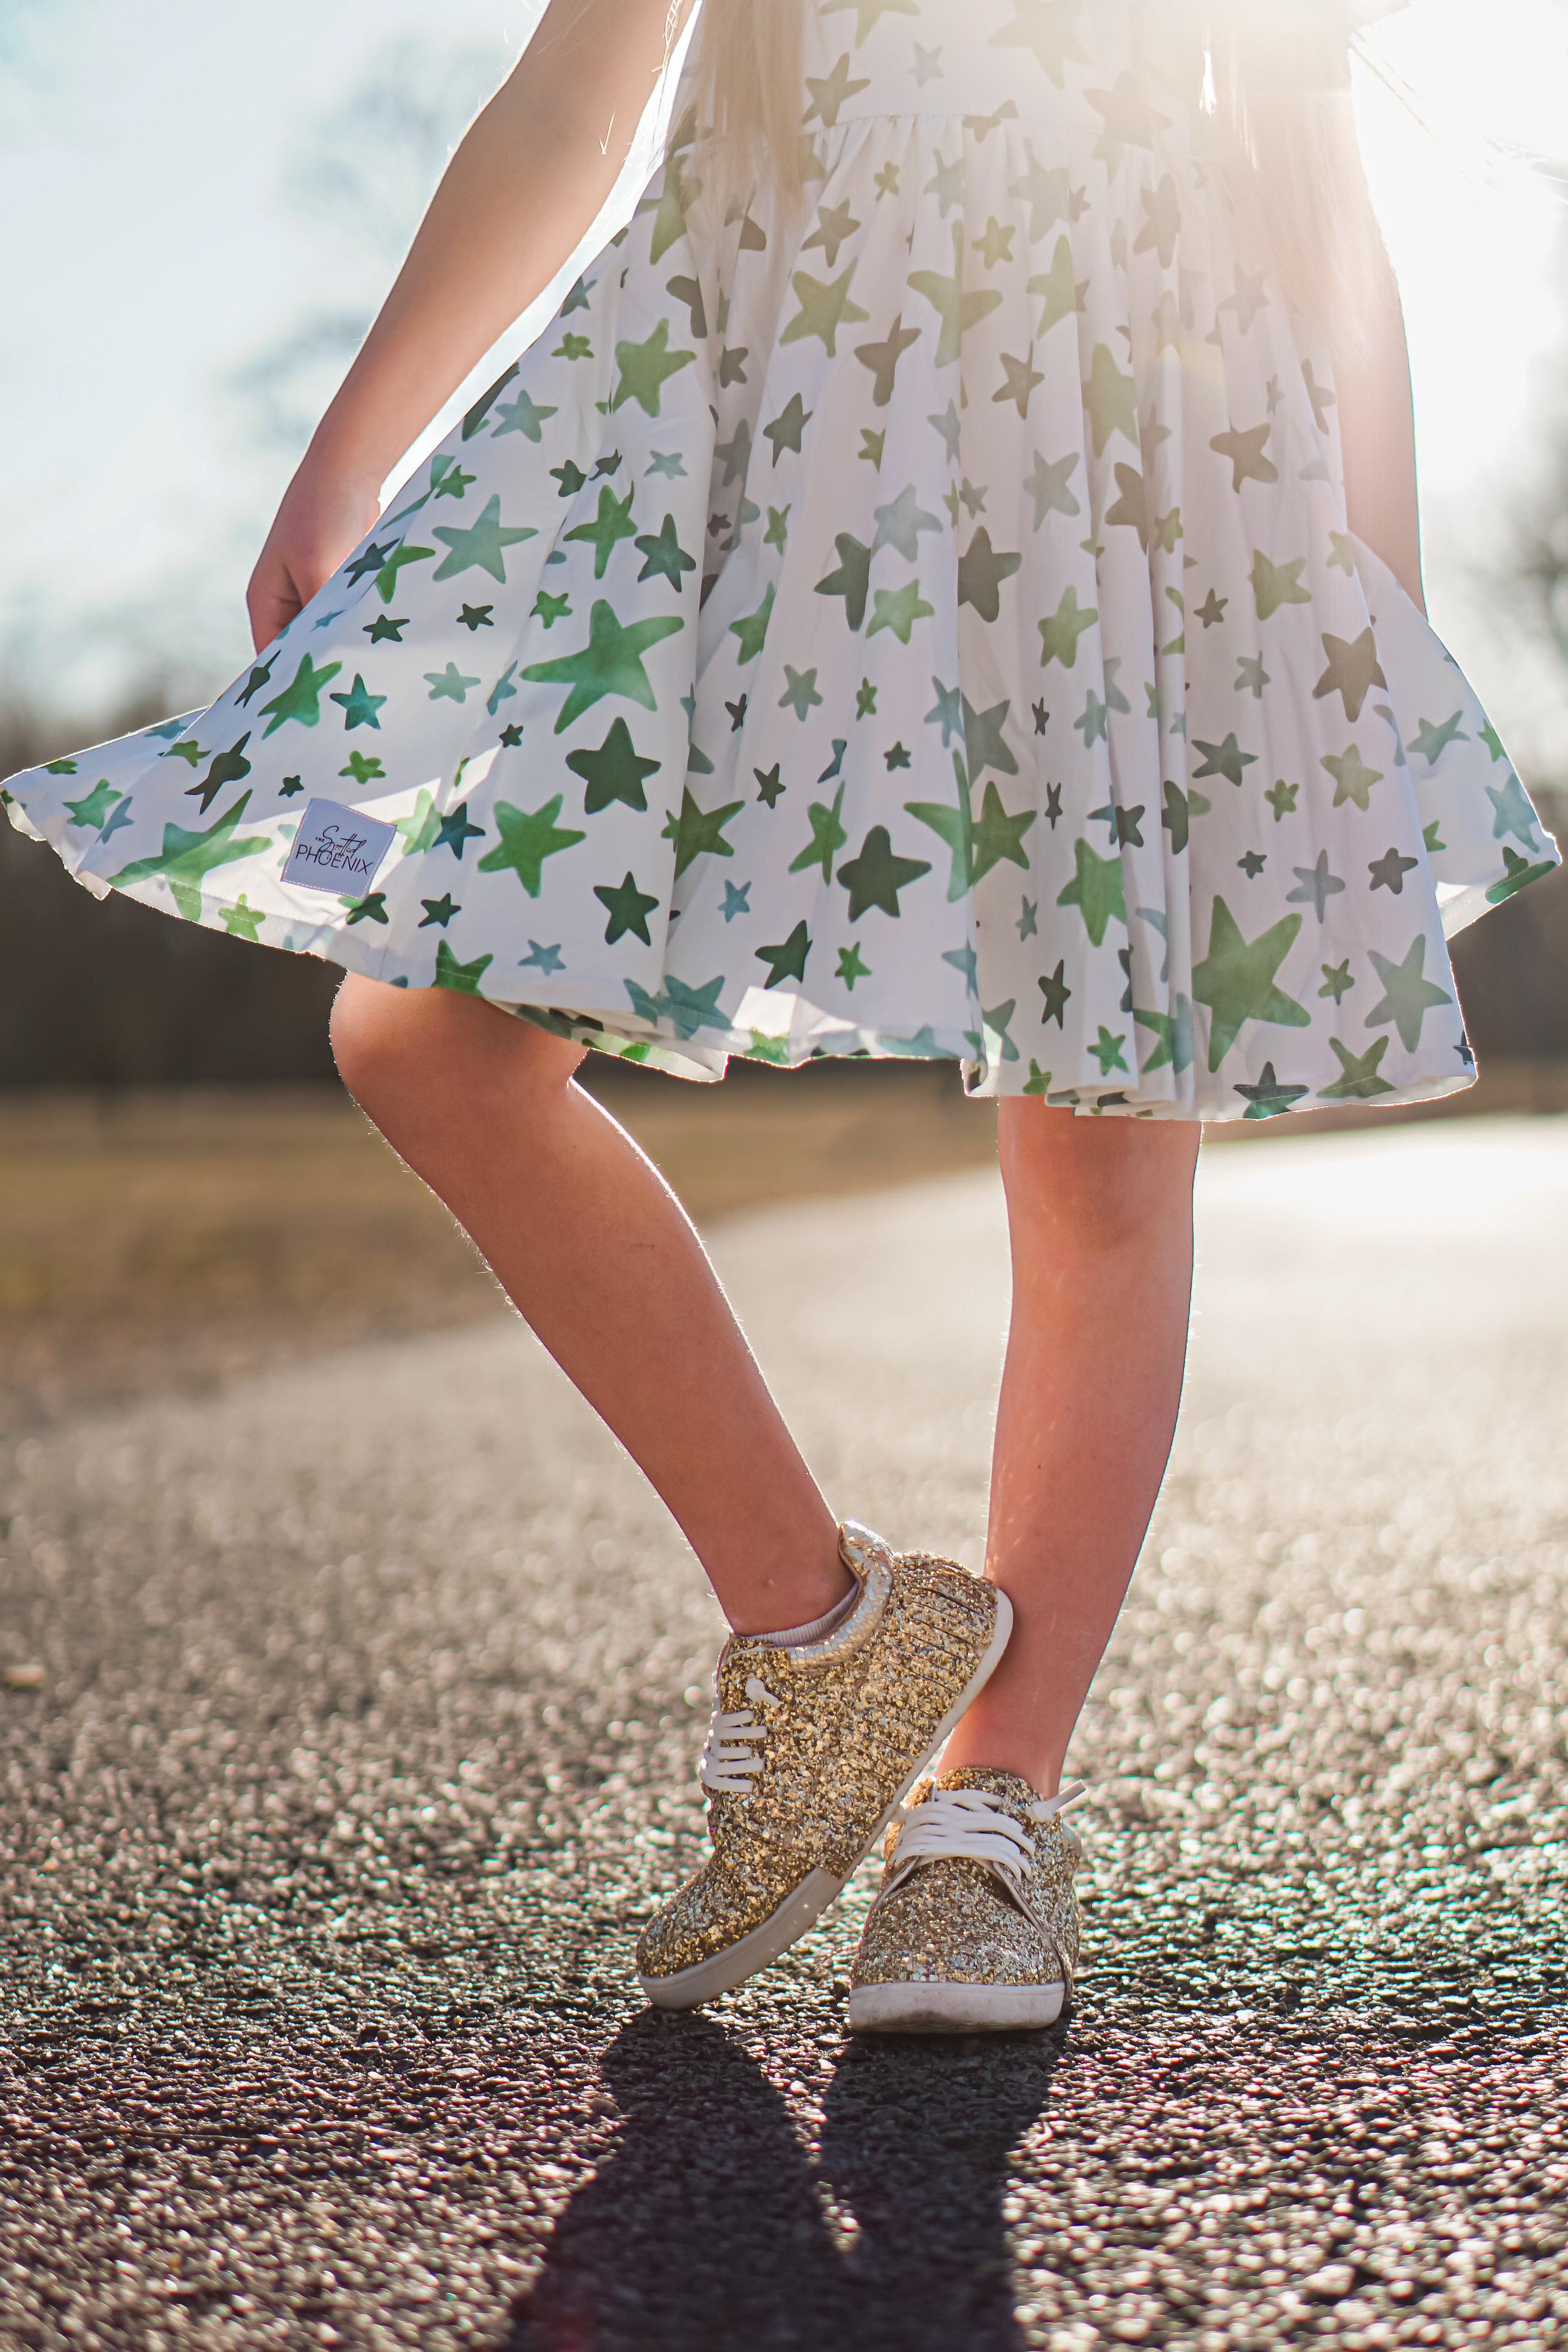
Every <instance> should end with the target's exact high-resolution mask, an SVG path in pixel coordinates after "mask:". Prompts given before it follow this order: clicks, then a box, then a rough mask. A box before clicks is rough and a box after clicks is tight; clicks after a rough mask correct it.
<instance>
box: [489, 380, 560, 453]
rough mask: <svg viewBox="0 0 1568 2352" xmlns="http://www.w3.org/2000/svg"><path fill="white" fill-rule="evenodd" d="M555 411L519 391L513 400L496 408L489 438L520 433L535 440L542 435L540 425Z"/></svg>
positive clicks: (496, 439) (494, 438) (497, 438)
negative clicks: (494, 420)
mask: <svg viewBox="0 0 1568 2352" xmlns="http://www.w3.org/2000/svg"><path fill="white" fill-rule="evenodd" d="M555 413H556V412H555V411H554V409H553V408H543V407H541V406H540V404H538V403H537V402H536V401H535V400H534V399H533V398H532V397H531V394H528V393H526V392H520V393H519V394H518V395H517V398H516V399H515V400H513V401H510V402H509V403H508V404H506V405H505V406H504V407H500V408H498V409H497V410H496V424H495V426H494V429H493V431H492V433H491V436H490V438H491V439H492V440H494V441H499V440H500V437H501V435H502V434H503V433H521V434H524V435H526V436H527V438H528V439H529V440H530V441H533V442H537V441H539V440H540V438H541V437H542V436H541V432H540V428H541V426H542V425H543V424H544V422H545V420H546V418H547V417H551V416H553V415H555Z"/></svg>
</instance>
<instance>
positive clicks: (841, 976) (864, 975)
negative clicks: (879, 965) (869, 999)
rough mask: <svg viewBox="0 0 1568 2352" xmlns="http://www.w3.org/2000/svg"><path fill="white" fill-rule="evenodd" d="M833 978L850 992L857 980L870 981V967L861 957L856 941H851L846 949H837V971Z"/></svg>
mask: <svg viewBox="0 0 1568 2352" xmlns="http://www.w3.org/2000/svg"><path fill="white" fill-rule="evenodd" d="M834 977H835V978H836V979H837V980H841V981H842V982H844V985H845V987H846V988H847V989H851V990H852V989H853V988H854V986H855V983H856V982H857V981H858V980H869V979H870V977H871V967H870V965H869V964H868V962H867V961H865V959H864V957H863V956H862V955H861V953H860V949H859V944H858V941H855V940H852V941H851V942H850V944H849V946H848V947H847V948H840V949H839V950H838V969H837V972H836V973H835V975H834Z"/></svg>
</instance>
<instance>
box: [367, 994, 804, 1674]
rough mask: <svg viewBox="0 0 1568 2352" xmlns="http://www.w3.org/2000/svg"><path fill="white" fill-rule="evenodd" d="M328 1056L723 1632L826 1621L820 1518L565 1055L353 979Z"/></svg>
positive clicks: (789, 1453)
mask: <svg viewBox="0 0 1568 2352" xmlns="http://www.w3.org/2000/svg"><path fill="white" fill-rule="evenodd" d="M332 1050H333V1053H334V1054H335V1055H336V1057H337V1064H338V1068H339V1071H340V1073H341V1074H342V1079H343V1083H344V1085H345V1086H346V1087H348V1088H349V1091H350V1092H351V1093H352V1094H353V1097H355V1099H356V1101H357V1102H358V1103H359V1104H360V1106H361V1108H363V1110H364V1111H365V1112H366V1113H367V1114H368V1115H369V1117H370V1118H372V1119H374V1122H375V1124H376V1126H377V1127H378V1128H379V1129H381V1131H382V1133H383V1134H384V1136H385V1137H386V1139H387V1140H388V1142H389V1143H390V1144H391V1145H392V1147H393V1149H394V1150H395V1151H396V1152H398V1153H399V1155H400V1156H401V1157H402V1158H403V1159H404V1160H406V1161H407V1163H408V1165H409V1166H410V1167H411V1168H412V1169H414V1171H416V1174H418V1175H419V1176H422V1177H423V1178H424V1180H425V1181H426V1184H428V1185H429V1187H430V1189H431V1191H432V1192H435V1193H436V1194H437V1196H438V1197H439V1198H440V1199H441V1200H442V1201H444V1202H446V1204H447V1208H448V1209H450V1211H451V1212H452V1214H453V1215H454V1216H455V1217H456V1218H457V1220H458V1223H459V1224H460V1225H461V1226H462V1227H463V1228H464V1230H465V1232H467V1233H468V1235H469V1236H470V1238H471V1239H472V1240H473V1242H474V1243H475V1244H476V1246H477V1247H478V1248H479V1251H480V1252H481V1254H482V1255H483V1256H484V1257H485V1258H486V1259H487V1260H488V1262H489V1265H490V1266H491V1268H492V1270H493V1271H494V1273H495V1275H496V1277H497V1279H498V1280H499V1281H500V1284H501V1286H502V1287H503V1288H504V1289H505V1291H506V1292H507V1295H508V1297H510V1299H511V1300H512V1302H513V1303H514V1305H515V1306H516V1307H517V1308H518V1311H519V1313H520V1314H521V1316H522V1317H523V1319H524V1320H525V1321H526V1322H527V1323H529V1324H530V1325H531V1327H532V1328H533V1330H534V1331H535V1332H536V1333H537V1334H538V1336H539V1338H540V1339H542V1341H543V1343H544V1345H545V1347H546V1348H548V1349H549V1350H550V1352H551V1354H552V1356H553V1357H554V1359H555V1360H556V1362H557V1363H558V1364H559V1365H560V1366H561V1369H562V1370H563V1371H564V1372H565V1373H566V1375H567V1377H568V1379H570V1380H571V1381H574V1383H575V1385H576V1386H577V1388H578V1389H580V1390H581V1391H582V1393H583V1394H584V1396H585V1397H586V1398H587V1400H588V1402H589V1403H590V1404H592V1405H593V1406H594V1407H595V1411H596V1412H599V1413H600V1414H601V1415H602V1417H603V1418H604V1420H605V1421H606V1422H607V1423H609V1426H610V1428H611V1429H612V1430H613V1431H614V1432H615V1433H616V1436H617V1437H618V1438H619V1439H620V1441H621V1444H623V1445H624V1446H625V1447H626V1451H627V1453H628V1454H630V1455H631V1456H632V1458H633V1460H634V1461H635V1462H636V1463H637V1465H638V1467H639V1468H640V1469H641V1470H642V1471H643V1472H644V1473H645V1475H647V1478H648V1479H649V1480H650V1481H651V1483H652V1484H653V1486H655V1487H656V1488H657V1489H658V1493H659V1494H660V1495H661V1496H663V1498H664V1500H665V1502H666V1503H667V1504H668V1507H669V1508H670V1510H671V1511H672V1512H673V1514H674V1516H675V1517H676V1518H677V1520H678V1521H679V1524H680V1527H681V1528H682V1529H683V1531H684V1533H685V1535H686V1537H687V1539H688V1541H689V1543H690V1545H691V1548H692V1549H693V1550H694V1551H695V1552H696V1554H697V1557H698V1559H700V1561H701V1563H702V1566H703V1568H704V1569H705V1570H706V1571H707V1573H708V1576H709V1579H710V1581H711V1583H712V1585H713V1589H714V1591H715V1592H716V1593H717V1594H718V1596H719V1601H720V1605H721V1607H722V1609H723V1610H724V1612H725V1614H726V1616H727V1617H728V1618H729V1619H730V1622H731V1624H732V1625H734V1626H735V1627H737V1629H738V1630H740V1631H741V1632H744V1633H757V1632H763V1631H767V1630H769V1629H772V1628H775V1627H783V1626H789V1625H795V1624H802V1623H805V1622H807V1621H808V1620H809V1619H811V1618H814V1617H816V1616H819V1615H821V1614H822V1613H823V1612H825V1611H826V1610H828V1609H830V1608H832V1607H833V1606H834V1604H835V1603H836V1602H837V1601H838V1600H840V1599H841V1598H842V1596H843V1594H844V1592H845V1591H846V1590H847V1585H848V1581H849V1580H848V1576H847V1571H846V1570H845V1569H844V1568H843V1566H842V1565H841V1563H840V1562H839V1560H838V1557H837V1538H836V1530H835V1526H834V1521H833V1516H832V1514H831V1512H830V1511H829V1510H828V1507H827V1505H826V1502H825V1501H824V1500H823V1497H822V1495H821V1493H820V1492H819V1490H818V1488H817V1486H816V1481H815V1480H814V1479H813V1477H812V1475H811V1473H810V1471H809V1470H808V1469H807V1468H806V1465H805V1462H804V1461H803V1460H802V1458H801V1455H800V1453H799V1451H798V1449H797V1448H796V1446H795V1441H794V1439H793V1438H792V1437H791V1436H790V1433H789V1432H788V1430H787V1429H786V1428H785V1426H784V1421H783V1419H782V1418H781V1416H780V1413H779V1411H778V1408H777V1406H776V1405H775V1404H774V1402H773V1398H772V1397H771V1396H770V1394H769V1393H768V1390H767V1387H766V1384H765V1383H764V1381H763V1377H762V1374H761V1372H760V1371H759V1370H758V1368H757V1364H756V1360H755V1359H754V1358H753V1356H752V1352H751V1350H750V1349H749V1348H748V1347H747V1345H746V1342H745V1339H744V1338H743V1337H742V1332H741V1329H740V1327H739V1325H738V1324H737V1323H736V1321H735V1318H734V1316H733V1314H732V1312H731V1307H730V1304H729V1301H728V1300H727V1299H726V1297H724V1294H723V1291H722V1289H721V1287H720V1284H719V1280H718V1276H716V1275H715V1273H714V1271H713V1268H712V1265H710V1261H709V1258H708V1255H707V1253H706V1252H705V1251H704V1249H703V1247H702V1244H701V1243H700V1240H699V1239H698V1237H697V1234H696V1233H695V1232H694V1230H693V1229H692V1226H691V1223H690V1222H689V1219H688V1217H687V1215H686V1213H685V1212H684V1210H683V1209H682V1208H681V1206H680V1204H679V1202H678V1201H677V1199H676V1197H675V1195H674V1193H673V1192H671V1191H670V1190H669V1188H668V1185H667V1184H666V1183H665V1181H664V1180H663V1178H662V1177H661V1176H660V1175H659V1174H658V1171H657V1170H656V1169H655V1168H654V1167H653V1166H652V1164H651V1162H650V1161H648V1160H647V1159H645V1158H644V1156H643V1154H642V1153H641V1152H640V1151H639V1150H638V1149H637V1145H636V1144H635V1143H634V1142H633V1141H632V1139H631V1138H630V1136H629V1135H627V1134H626V1131H625V1129H622V1128H621V1127H619V1126H617V1124H616V1121H615V1120H614V1119H613V1118H611V1117H610V1115H609V1113H608V1112H607V1111H605V1109H604V1108H602V1107H601V1106H600V1105H599V1104H598V1103H596V1102H595V1100H594V1099H593V1097H591V1096H590V1095H588V1094H586V1093H585V1092H584V1090H583V1088H582V1087H578V1086H576V1085H575V1084H574V1082H573V1073H574V1070H575V1069H576V1067H577V1065H578V1063H579V1062H580V1061H581V1060H582V1058H583V1052H584V1049H583V1048H582V1047H581V1046H578V1045H571V1044H569V1043H567V1041H566V1040H564V1039H563V1038H559V1037H553V1036H552V1035H551V1034H549V1033H548V1032H547V1031H545V1030H542V1029H539V1028H536V1027H534V1026H533V1024H531V1023H530V1022H527V1021H521V1020H519V1019H518V1018H517V1017H516V1016H515V1015H514V1014H512V1013H506V1012H503V1011H502V1010H501V1009H500V1007H499V1006H498V1005H494V1004H489V1003H486V1002H485V1001H484V1000H483V999H482V998H480V997H473V996H463V995H458V994H455V993H453V992H447V991H442V990H437V989H407V990H405V989H396V988H389V987H387V986H386V985H385V984H384V982H380V981H374V980H365V979H363V978H361V977H359V976H358V975H356V974H353V973H351V974H350V975H349V977H348V978H347V979H346V980H345V981H344V982H343V984H342V988H341V989H340V990H339V992H338V996H337V1001H336V1003H335V1004H334V1006H333V1010H332Z"/></svg>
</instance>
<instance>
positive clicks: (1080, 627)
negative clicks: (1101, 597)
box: [1036, 588, 1100, 669]
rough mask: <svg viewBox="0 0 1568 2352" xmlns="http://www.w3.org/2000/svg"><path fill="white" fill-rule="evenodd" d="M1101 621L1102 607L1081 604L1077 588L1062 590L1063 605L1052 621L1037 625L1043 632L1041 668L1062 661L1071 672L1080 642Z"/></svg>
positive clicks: (1051, 617) (1058, 607)
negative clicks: (1049, 663) (1084, 634)
mask: <svg viewBox="0 0 1568 2352" xmlns="http://www.w3.org/2000/svg"><path fill="white" fill-rule="evenodd" d="M1099 618H1100V609H1099V607H1098V605H1094V604H1089V605H1081V606H1080V604H1079V601H1078V591H1077V589H1076V588H1065V589H1064V590H1063V591H1062V600H1061V603H1060V604H1058V606H1057V609H1056V611H1055V612H1054V613H1053V614H1051V615H1050V617H1049V619H1048V620H1044V621H1038V622H1037V623H1036V626H1037V629H1038V630H1039V633H1040V667H1041V668H1042V669H1044V668H1045V667H1046V665H1047V662H1053V661H1059V662H1060V663H1061V664H1062V666H1063V667H1064V668H1066V669H1071V668H1072V667H1074V666H1075V664H1076V663H1077V660H1078V641H1079V637H1081V636H1082V635H1083V633H1084V631H1085V630H1086V629H1092V628H1093V626H1094V625H1095V623H1096V622H1097V621H1098V620H1099Z"/></svg>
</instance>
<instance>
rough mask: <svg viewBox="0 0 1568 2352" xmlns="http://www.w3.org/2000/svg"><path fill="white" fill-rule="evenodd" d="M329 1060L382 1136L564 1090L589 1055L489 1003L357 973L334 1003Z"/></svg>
mask: <svg viewBox="0 0 1568 2352" xmlns="http://www.w3.org/2000/svg"><path fill="white" fill-rule="evenodd" d="M331 1046H332V1058H333V1060H334V1061H335V1062H336V1064H337V1066H338V1075H339V1076H340V1077H341V1078H342V1082H343V1084H344V1086H345V1087H347V1088H348V1090H349V1092H350V1094H352V1095H353V1097H354V1100H355V1101H356V1102H357V1103H358V1104H359V1106H360V1108H361V1109H362V1110H363V1111H365V1112H366V1113H367V1114H368V1116H369V1117H370V1118H373V1119H374V1121H375V1123H376V1125H377V1126H378V1127H382V1128H386V1127H388V1126H389V1125H392V1124H397V1123H404V1122H405V1121H406V1118H407V1117H408V1116H409V1114H410V1113H412V1112H416V1113H417V1114H419V1115H420V1116H421V1117H424V1118H428V1117H430V1116H432V1115H436V1116H445V1115H447V1113H448V1112H449V1111H450V1110H452V1109H453V1108H456V1107H457V1106H458V1105H459V1104H467V1105H471V1106H474V1107H476V1108H477V1107H478V1106H479V1104H481V1103H482V1102H483V1101H484V1100H485V1098H486V1097H489V1096H491V1095H493V1094H494V1093H495V1092H497V1091H504V1092H505V1093H506V1094H507V1095H509V1096H510V1097H513V1098H514V1099H515V1098H516V1097H518V1096H519V1095H520V1094H521V1093H526V1092H527V1091H529V1089H530V1088H531V1087H535V1088H537V1087H550V1086H552V1085H555V1086H558V1087H564V1086H565V1084H566V1082H567V1080H568V1079H569V1078H570V1077H571V1076H572V1073H573V1071H574V1069H575V1067H576V1066H577V1064H578V1062H579V1061H580V1060H581V1059H582V1050H583V1049H582V1048H581V1046H576V1045H570V1044H569V1043H568V1042H567V1041H566V1040H565V1039H564V1038H560V1037H552V1036H551V1035H550V1034H548V1032H546V1031H544V1030H542V1029H538V1028H535V1027H533V1026H532V1025H531V1024H529V1023H528V1022H525V1021H520V1020H519V1019H518V1018H517V1017H516V1016H515V1014H512V1013H508V1012H506V1011H505V1010H504V1009H503V1008H502V1007H500V1005H495V1004H490V1003H486V1002H485V1001H484V1000H483V999H482V998H479V997H472V996H460V995H457V994H454V993H453V992H450V991H449V990H444V989H436V988H406V989H405V988H393V987H389V986H388V985H387V983H386V982H384V981H379V980H367V979H365V978H363V976H362V975H361V974H360V973H358V972H350V973H349V974H348V975H347V977H346V978H345V980H344V981H343V983H342V987H341V988H340V989H339V991H338V992H337V996H336V998H335V999H334V1000H333V1004H332V1016H331Z"/></svg>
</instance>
